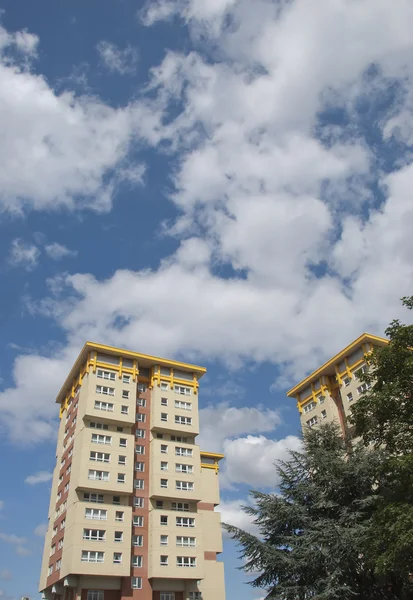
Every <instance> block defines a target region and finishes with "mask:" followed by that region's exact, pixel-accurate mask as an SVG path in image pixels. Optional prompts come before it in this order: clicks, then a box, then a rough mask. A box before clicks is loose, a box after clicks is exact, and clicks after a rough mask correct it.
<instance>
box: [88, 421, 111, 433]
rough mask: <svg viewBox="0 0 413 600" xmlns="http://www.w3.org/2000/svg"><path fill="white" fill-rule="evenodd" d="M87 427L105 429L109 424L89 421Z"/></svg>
mask: <svg viewBox="0 0 413 600" xmlns="http://www.w3.org/2000/svg"><path fill="white" fill-rule="evenodd" d="M89 427H91V428H92V429H105V430H106V431H107V430H108V429H109V425H108V424H107V423H95V422H93V421H90V423H89Z"/></svg>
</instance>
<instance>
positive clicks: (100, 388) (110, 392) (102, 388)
mask: <svg viewBox="0 0 413 600" xmlns="http://www.w3.org/2000/svg"><path fill="white" fill-rule="evenodd" d="M96 394H103V395H104V396H114V395H115V388H113V387H109V386H108V385H97V386H96Z"/></svg>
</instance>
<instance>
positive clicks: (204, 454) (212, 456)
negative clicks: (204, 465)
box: [200, 450, 225, 462]
mask: <svg viewBox="0 0 413 600" xmlns="http://www.w3.org/2000/svg"><path fill="white" fill-rule="evenodd" d="M200 454H201V456H207V457H208V458H216V459H217V460H221V459H223V458H224V456H225V455H224V454H217V453H216V452H204V451H203V450H201V452H200ZM201 462H202V461H201Z"/></svg>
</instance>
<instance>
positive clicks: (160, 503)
mask: <svg viewBox="0 0 413 600" xmlns="http://www.w3.org/2000/svg"><path fill="white" fill-rule="evenodd" d="M155 506H156V508H163V500H157V501H156V504H155Z"/></svg>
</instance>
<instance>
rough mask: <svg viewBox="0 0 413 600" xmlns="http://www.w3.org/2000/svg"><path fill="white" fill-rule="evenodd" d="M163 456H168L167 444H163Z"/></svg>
mask: <svg viewBox="0 0 413 600" xmlns="http://www.w3.org/2000/svg"><path fill="white" fill-rule="evenodd" d="M161 454H168V446H167V445H166V444H161Z"/></svg>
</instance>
